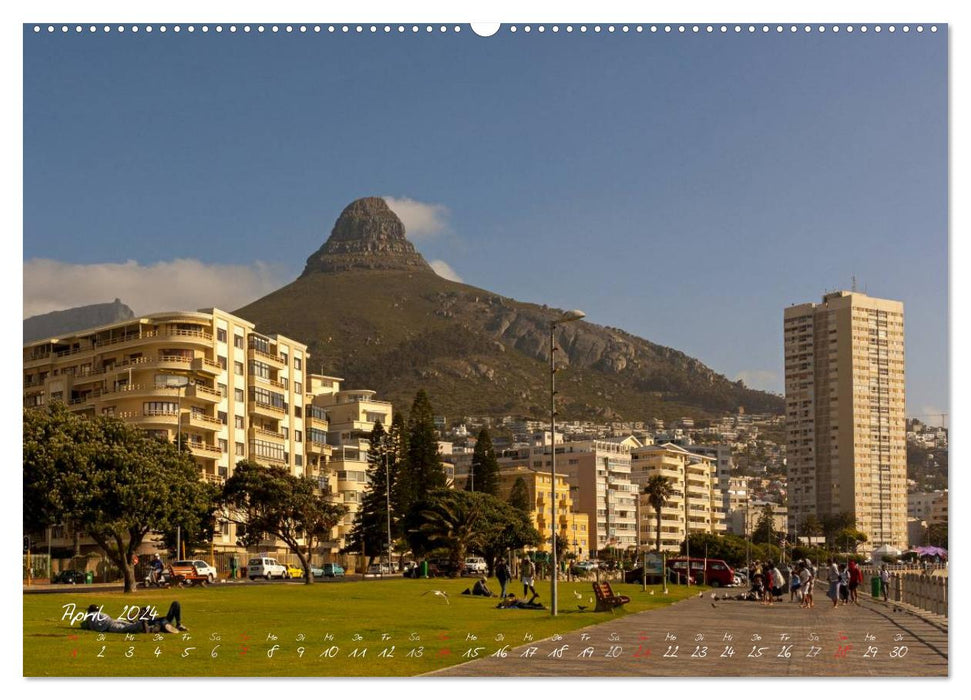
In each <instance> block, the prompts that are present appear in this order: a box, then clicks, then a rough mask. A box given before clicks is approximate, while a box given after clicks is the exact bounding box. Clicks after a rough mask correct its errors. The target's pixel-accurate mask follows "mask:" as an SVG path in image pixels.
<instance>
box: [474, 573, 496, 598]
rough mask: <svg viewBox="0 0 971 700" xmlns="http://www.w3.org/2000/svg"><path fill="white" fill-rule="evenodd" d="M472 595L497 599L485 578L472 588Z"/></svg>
mask: <svg viewBox="0 0 971 700" xmlns="http://www.w3.org/2000/svg"><path fill="white" fill-rule="evenodd" d="M472 595H481V596H485V597H486V598H493V597H495V594H494V593H493V592H492V591H490V590H489V586H487V585H486V579H485V577H484V576H483V577H482V578H480V579H479V580H478V581H476V582H475V585H474V586H472Z"/></svg>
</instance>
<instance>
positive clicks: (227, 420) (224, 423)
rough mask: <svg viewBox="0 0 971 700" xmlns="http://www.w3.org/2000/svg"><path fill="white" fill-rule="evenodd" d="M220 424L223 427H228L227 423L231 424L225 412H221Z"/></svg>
mask: <svg viewBox="0 0 971 700" xmlns="http://www.w3.org/2000/svg"><path fill="white" fill-rule="evenodd" d="M219 422H220V423H222V424H223V425H226V423H228V422H229V416H228V415H227V414H226V412H225V411H220V412H219Z"/></svg>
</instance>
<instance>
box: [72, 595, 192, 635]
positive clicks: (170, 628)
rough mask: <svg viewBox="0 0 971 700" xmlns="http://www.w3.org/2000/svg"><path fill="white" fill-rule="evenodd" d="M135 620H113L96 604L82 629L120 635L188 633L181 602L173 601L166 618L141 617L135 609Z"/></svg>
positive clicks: (82, 622)
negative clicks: (183, 623) (183, 620)
mask: <svg viewBox="0 0 971 700" xmlns="http://www.w3.org/2000/svg"><path fill="white" fill-rule="evenodd" d="M131 612H132V613H133V616H134V618H135V619H134V620H128V619H118V620H115V619H113V618H112V617H111V616H110V615H106V614H105V613H103V612H101V609H100V608H99V607H98V606H97V605H94V604H91V605H89V606H88V613H87V615H85V618H84V620H82V621H81V629H83V630H91V631H93V632H117V633H120V634H134V633H137V632H142V633H145V634H149V633H155V632H168V633H169V634H175V633H177V632H188V631H189V630H188V628H187V627H183V626H182V606H181V605H179V601H177V600H173V601H172V604H171V605H170V606H169V610H168V612H167V613H166V614H165V617H146V618H142V617H141V611H140V610H139V609H138V608H134V609H133V610H132V611H131Z"/></svg>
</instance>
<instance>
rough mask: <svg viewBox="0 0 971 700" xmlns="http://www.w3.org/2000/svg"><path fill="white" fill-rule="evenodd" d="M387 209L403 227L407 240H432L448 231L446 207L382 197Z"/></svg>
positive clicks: (408, 199)
mask: <svg viewBox="0 0 971 700" xmlns="http://www.w3.org/2000/svg"><path fill="white" fill-rule="evenodd" d="M383 199H384V201H385V202H387V204H388V207H389V208H390V209H391V211H393V212H394V213H395V214H397V215H398V218H399V219H401V223H403V224H404V225H405V233H406V234H407V236H408V238H409V239H411V240H413V241H415V240H419V239H421V238H432V237H433V236H437V235H439V234H441V233H444V232H445V231H446V230H448V207H446V206H445V205H444V204H428V203H427V202H419V201H418V200H415V199H411V198H409V197H383Z"/></svg>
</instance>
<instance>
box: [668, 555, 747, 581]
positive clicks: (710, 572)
mask: <svg viewBox="0 0 971 700" xmlns="http://www.w3.org/2000/svg"><path fill="white" fill-rule="evenodd" d="M668 568H670V569H671V570H672V571H675V572H676V573H678V574H680V575H681V576H682V577H683V576H684V574H685V572H686V571H687V568H688V560H687V559H685V558H684V557H681V558H677V559H668ZM691 578H692V579H693V580H697V581H698V582H699V583H706V584H707V585H709V586H714V587H715V588H718V587H719V586H731V585H733V584H734V583H735V572H734V571H733V570H732V567H730V566H729V565H728V564H726V563H725V562H724V561H722V560H721V559H701V558H695V557H692V558H691Z"/></svg>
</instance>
